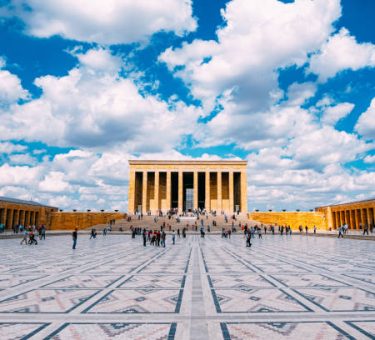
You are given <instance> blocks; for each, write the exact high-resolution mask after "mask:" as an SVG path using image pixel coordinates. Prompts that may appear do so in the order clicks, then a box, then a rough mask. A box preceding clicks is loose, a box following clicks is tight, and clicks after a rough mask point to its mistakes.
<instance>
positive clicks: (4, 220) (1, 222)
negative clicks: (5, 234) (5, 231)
mask: <svg viewBox="0 0 375 340" xmlns="http://www.w3.org/2000/svg"><path fill="white" fill-rule="evenodd" d="M6 218H7V208H4V210H3V215H2V216H1V220H0V224H3V225H4V226H5V222H6Z"/></svg>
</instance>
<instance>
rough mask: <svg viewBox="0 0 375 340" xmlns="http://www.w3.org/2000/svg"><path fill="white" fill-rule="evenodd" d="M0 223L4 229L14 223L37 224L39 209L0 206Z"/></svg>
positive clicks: (11, 226) (10, 227) (12, 225)
mask: <svg viewBox="0 0 375 340" xmlns="http://www.w3.org/2000/svg"><path fill="white" fill-rule="evenodd" d="M0 224H3V225H4V226H5V228H6V229H12V228H13V227H14V226H16V225H23V226H28V225H38V224H39V211H38V210H33V209H30V210H28V209H15V208H0Z"/></svg>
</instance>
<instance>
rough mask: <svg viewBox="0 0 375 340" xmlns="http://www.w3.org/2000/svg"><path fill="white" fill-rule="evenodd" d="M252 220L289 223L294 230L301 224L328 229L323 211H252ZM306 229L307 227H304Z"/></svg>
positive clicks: (279, 223) (268, 222)
mask: <svg viewBox="0 0 375 340" xmlns="http://www.w3.org/2000/svg"><path fill="white" fill-rule="evenodd" d="M248 217H249V219H250V220H253V221H258V222H260V223H263V224H277V225H284V226H285V225H289V226H290V227H291V228H292V230H298V228H299V226H300V225H301V226H303V228H305V226H307V227H308V228H309V229H310V231H311V230H312V228H313V227H314V226H316V228H317V229H320V230H326V228H327V223H326V216H325V214H324V213H323V212H315V211H313V212H306V211H298V212H297V211H285V212H276V211H272V212H268V211H265V212H252V213H249V214H248ZM303 230H305V229H303Z"/></svg>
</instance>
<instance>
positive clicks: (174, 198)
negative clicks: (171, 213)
mask: <svg viewBox="0 0 375 340" xmlns="http://www.w3.org/2000/svg"><path fill="white" fill-rule="evenodd" d="M171 208H172V209H174V208H178V172H172V173H171Z"/></svg>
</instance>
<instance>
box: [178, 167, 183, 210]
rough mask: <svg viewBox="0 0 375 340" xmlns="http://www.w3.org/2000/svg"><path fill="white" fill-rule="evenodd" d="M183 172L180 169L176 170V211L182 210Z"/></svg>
mask: <svg viewBox="0 0 375 340" xmlns="http://www.w3.org/2000/svg"><path fill="white" fill-rule="evenodd" d="M183 185H184V173H183V172H182V171H179V172H178V211H179V212H180V213H181V212H182V211H183V209H184V208H183V204H184V202H183V200H184V196H183V194H184V188H183Z"/></svg>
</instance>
